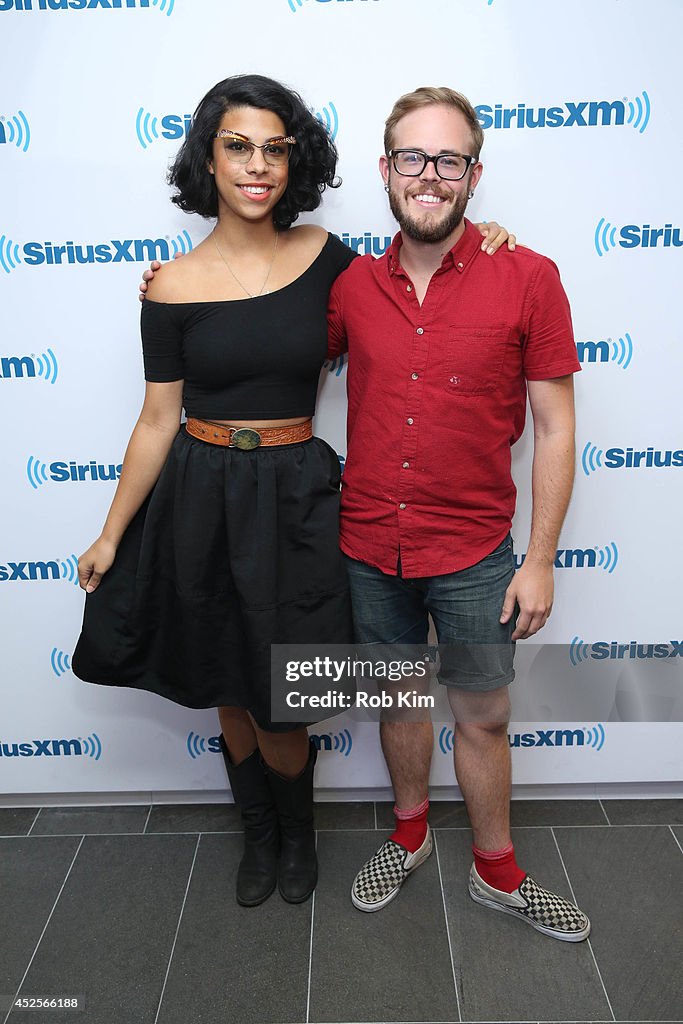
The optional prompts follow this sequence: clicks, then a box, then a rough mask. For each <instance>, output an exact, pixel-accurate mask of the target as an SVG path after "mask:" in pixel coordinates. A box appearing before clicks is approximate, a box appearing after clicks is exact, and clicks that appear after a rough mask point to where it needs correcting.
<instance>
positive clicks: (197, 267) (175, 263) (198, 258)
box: [146, 245, 206, 302]
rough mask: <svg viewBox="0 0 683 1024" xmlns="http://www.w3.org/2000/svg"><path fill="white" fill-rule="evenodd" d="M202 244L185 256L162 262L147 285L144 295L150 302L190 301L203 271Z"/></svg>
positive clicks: (195, 292)
mask: <svg viewBox="0 0 683 1024" xmlns="http://www.w3.org/2000/svg"><path fill="white" fill-rule="evenodd" d="M205 261H206V257H205V254H204V251H203V245H200V246H198V247H197V248H196V249H193V250H192V251H191V252H189V253H187V254H186V255H185V256H181V257H180V258H179V259H177V260H171V261H170V262H169V263H164V264H162V266H161V268H160V269H159V270H157V271H156V272H155V274H154V277H153V278H152V280H151V281H150V282H149V283H148V285H147V293H146V297H147V298H148V299H151V300H152V302H192V301H193V299H194V298H195V297H196V294H197V291H196V288H197V282H198V281H200V280H201V278H202V275H203V273H204V271H205V266H206V263H205Z"/></svg>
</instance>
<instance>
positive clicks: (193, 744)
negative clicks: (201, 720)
mask: <svg viewBox="0 0 683 1024" xmlns="http://www.w3.org/2000/svg"><path fill="white" fill-rule="evenodd" d="M185 746H186V748H187V752H188V754H189V755H190V757H191V758H192V760H193V761H196V760H197V758H198V757H201V756H202V754H220V752H221V742H220V736H199V735H198V734H197V733H196V732H189V733H188V734H187V740H186V741H185Z"/></svg>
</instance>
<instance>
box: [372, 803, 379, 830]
mask: <svg viewBox="0 0 683 1024" xmlns="http://www.w3.org/2000/svg"><path fill="white" fill-rule="evenodd" d="M372 806H373V808H374V810H375V832H377V831H378V829H377V801H376V800H373V802H372Z"/></svg>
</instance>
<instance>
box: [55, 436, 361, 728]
mask: <svg viewBox="0 0 683 1024" xmlns="http://www.w3.org/2000/svg"><path fill="white" fill-rule="evenodd" d="M339 474H340V468H339V460H338V458H337V456H336V454H335V452H334V451H333V449H332V448H330V446H329V445H328V444H326V443H325V442H324V441H322V440H321V439H319V438H312V439H311V440H309V441H304V442H302V443H300V444H293V445H285V446H281V447H263V448H256V449H254V450H253V451H240V450H239V449H235V448H222V447H218V446H216V445H212V444H207V443H205V442H204V441H199V440H195V439H194V438H192V437H190V436H189V435H188V434H187V433H186V431H185V429H184V427H181V429H180V431H179V433H178V435H177V437H176V439H175V441H174V442H173V447H172V448H171V451H170V453H169V456H168V459H167V460H166V463H165V465H164V468H163V470H162V472H161V475H160V477H159V480H158V481H157V483H156V485H155V487H154V490H153V491H152V493H151V494H150V496H149V498H148V499H147V500H146V502H145V503H144V505H143V506H142V508H141V509H140V511H139V512H138V514H137V515H136V516H135V518H134V519H133V520H132V522H131V523H130V526H129V527H128V529H127V530H126V533H125V534H124V536H123V538H122V540H121V543H120V545H119V548H118V551H117V555H116V559H115V562H114V564H113V566H112V567H111V569H110V570H109V572H107V573H105V575H104V577H103V578H102V582H101V583H100V585H99V587H98V588H97V590H95V591H94V593H92V594H88V595H87V596H86V603H85V613H84V618H83V628H82V632H81V636H80V638H79V640H78V644H77V646H76V650H75V652H74V656H73V659H72V667H73V671H74V673H75V675H77V676H78V677H79V678H80V679H83V680H86V681H88V682H93V683H103V684H108V685H113V686H130V687H137V688H140V689H143V690H150V691H152V692H154V693H158V694H160V695H161V696H163V697H167V698H168V699H170V700H172V701H175V702H176V703H178V704H181V705H183V706H184V707H188V708H213V707H220V706H236V707H242V708H246V709H247V710H249V711H250V712H251V714H252V715H253V716H254V718H255V720H256V721H257V722H258V724H259V725H260V726H261V727H262V728H265V729H273V730H277V731H279V730H287V729H292V728H295V727H296V726H295V724H294V723H289V724H282V723H277V722H273V721H272V718H271V712H270V687H271V671H270V664H271V663H270V647H271V644H277V643H302V644H305V643H315V644H324V643H350V642H351V638H352V633H351V611H350V601H349V592H348V583H347V579H346V571H345V568H344V565H343V563H342V560H341V555H340V552H339V543H338V520H339Z"/></svg>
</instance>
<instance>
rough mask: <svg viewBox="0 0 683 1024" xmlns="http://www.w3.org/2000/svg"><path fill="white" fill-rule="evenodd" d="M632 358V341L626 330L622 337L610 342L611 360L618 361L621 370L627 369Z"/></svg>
mask: <svg viewBox="0 0 683 1024" xmlns="http://www.w3.org/2000/svg"><path fill="white" fill-rule="evenodd" d="M632 358H633V341H632V340H631V335H630V334H629V333H628V331H627V332H626V334H625V335H624V337H623V338H619V340H618V341H613V342H612V362H613V363H618V365H619V366H620V367H621V368H622V370H628V368H629V366H630V364H631V360H632Z"/></svg>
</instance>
